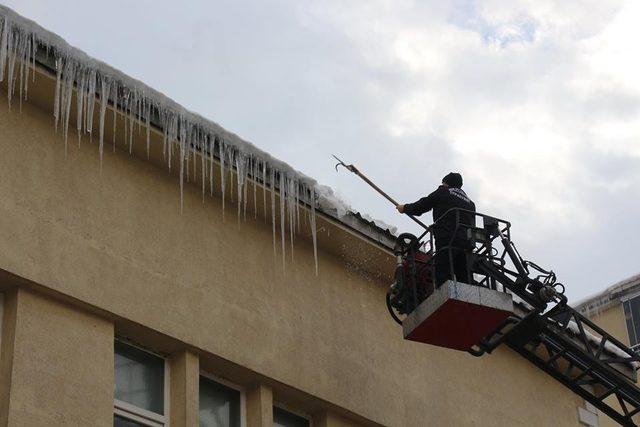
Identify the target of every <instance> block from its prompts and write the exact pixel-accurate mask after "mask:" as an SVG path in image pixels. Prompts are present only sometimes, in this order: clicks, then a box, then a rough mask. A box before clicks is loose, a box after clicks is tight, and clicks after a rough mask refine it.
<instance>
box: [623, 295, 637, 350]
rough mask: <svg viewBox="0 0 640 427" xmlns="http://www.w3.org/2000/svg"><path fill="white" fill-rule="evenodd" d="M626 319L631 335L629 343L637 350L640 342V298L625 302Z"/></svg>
mask: <svg viewBox="0 0 640 427" xmlns="http://www.w3.org/2000/svg"><path fill="white" fill-rule="evenodd" d="M622 306H623V307H624V318H625V320H626V322H627V332H628V333H629V343H630V344H631V347H633V348H637V347H638V344H640V343H639V341H640V296H637V297H635V298H632V299H630V300H627V301H625V302H624V303H623V304H622Z"/></svg>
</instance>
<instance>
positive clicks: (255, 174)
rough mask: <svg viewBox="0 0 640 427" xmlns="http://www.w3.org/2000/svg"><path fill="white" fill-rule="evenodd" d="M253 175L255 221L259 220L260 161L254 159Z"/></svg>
mask: <svg viewBox="0 0 640 427" xmlns="http://www.w3.org/2000/svg"><path fill="white" fill-rule="evenodd" d="M251 165H252V168H251V175H252V176H253V219H258V159H256V158H255V157H253V158H252V163H251Z"/></svg>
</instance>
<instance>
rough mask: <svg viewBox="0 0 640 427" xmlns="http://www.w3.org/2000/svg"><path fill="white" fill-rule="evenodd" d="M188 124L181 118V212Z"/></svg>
mask: <svg viewBox="0 0 640 427" xmlns="http://www.w3.org/2000/svg"><path fill="white" fill-rule="evenodd" d="M186 128H187V126H186V123H185V120H184V118H182V117H181V118H180V213H181V214H182V211H183V208H184V163H185V150H186V147H185V146H186V144H187V143H186V139H187V129H186Z"/></svg>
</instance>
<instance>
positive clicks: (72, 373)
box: [0, 289, 113, 427]
mask: <svg viewBox="0 0 640 427" xmlns="http://www.w3.org/2000/svg"><path fill="white" fill-rule="evenodd" d="M5 314H7V317H6V319H7V321H6V322H3V334H2V335H3V340H2V361H1V364H0V374H1V376H2V382H1V383H0V387H1V389H2V391H1V392H0V396H1V398H0V399H1V400H0V405H1V406H0V408H2V410H1V411H0V425H3V426H4V425H8V426H16V427H17V426H25V427H34V426H49V425H55V426H104V427H107V426H110V425H113V421H112V417H113V415H112V414H113V325H112V323H111V322H108V321H106V320H104V319H101V318H100V317H98V316H95V315H92V314H87V313H83V312H81V311H80V310H77V309H74V308H71V307H67V306H65V305H62V304H60V303H57V302H55V301H52V300H51V299H50V298H45V297H42V296H40V295H36V294H33V293H31V292H29V291H26V290H23V289H17V290H14V291H13V292H12V293H10V294H8V295H7V301H6V309H5Z"/></svg>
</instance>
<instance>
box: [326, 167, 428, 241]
mask: <svg viewBox="0 0 640 427" xmlns="http://www.w3.org/2000/svg"><path fill="white" fill-rule="evenodd" d="M333 158H334V159H336V160H337V161H338V162H339V163H338V164H337V165H336V170H338V166H344V167H345V169H347V170H348V171H349V172H353V173H355V174H356V175H358V176H359V177H360V179H362V180H363V181H364V182H366V183H367V184H369V186H370V187H371V188H373V189H374V190H376V191H377V192H378V193H379V194H380V195H381V196H382V197H384V198H385V199H387V200H388V201H390V202H391V203H393V206H398V204H399V203H398V202H396V201H395V200H394V199H393V198H392V197H391V196H389V195H388V194H387V193H385V192H384V191H382V189H381V188H380V187H378V186H377V185H376V184H374V183H373V181H371V180H370V179H369V178H367V176H366V175H365V174H363V173H362V172H360V171H359V170H358V168H356V167H355V166H354V165H347V164H346V163H344V162H343V161H342V160H340V159H339V158H337V157H336V156H333ZM405 215H407V216H408V217H409V218H411V219H412V220H414V221H415V222H416V223H417V224H419V225H420V226H421V227H423V228H424V229H425V230H429V226H427V225H426V224H424V223H423V222H422V221H420V220H419V219H418V218H416V217H415V216H413V215H409V214H405Z"/></svg>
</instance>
